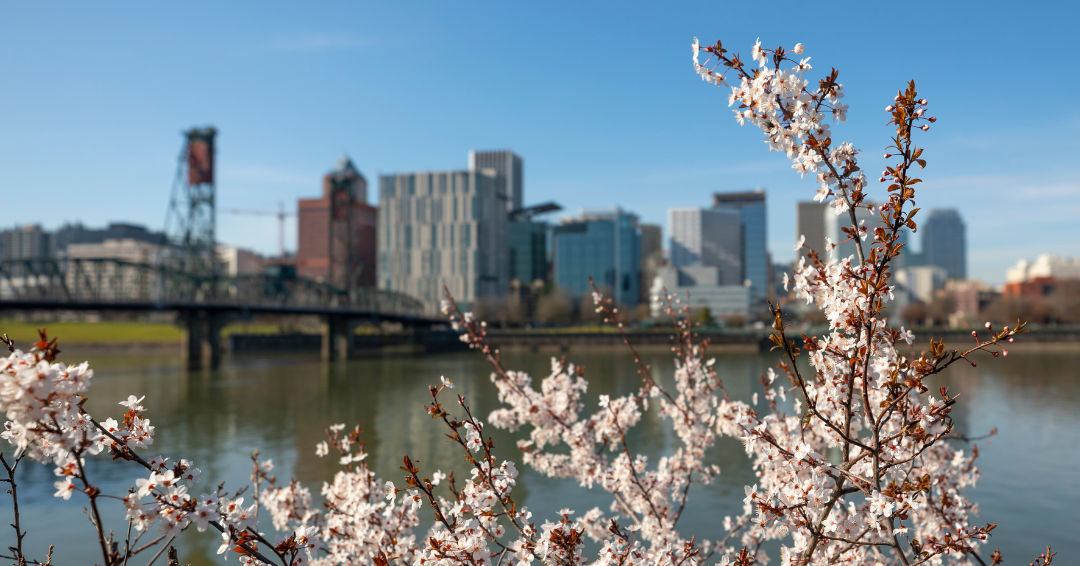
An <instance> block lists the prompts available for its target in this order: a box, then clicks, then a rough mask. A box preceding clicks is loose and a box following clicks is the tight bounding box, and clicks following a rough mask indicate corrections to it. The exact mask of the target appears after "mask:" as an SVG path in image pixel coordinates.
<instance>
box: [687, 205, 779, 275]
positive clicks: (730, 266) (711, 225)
mask: <svg viewBox="0 0 1080 566" xmlns="http://www.w3.org/2000/svg"><path fill="white" fill-rule="evenodd" d="M668 230H670V231H671V265H673V266H675V267H684V266H689V265H698V264H700V265H704V266H707V267H717V268H719V269H720V272H719V277H720V282H719V283H718V284H719V285H742V284H743V282H744V281H745V279H746V276H745V271H744V269H743V266H744V264H743V252H744V249H745V247H744V246H743V224H742V217H741V213H740V211H739V210H736V209H731V208H713V209H708V208H672V209H669V210H668ZM763 253H764V252H763Z"/></svg>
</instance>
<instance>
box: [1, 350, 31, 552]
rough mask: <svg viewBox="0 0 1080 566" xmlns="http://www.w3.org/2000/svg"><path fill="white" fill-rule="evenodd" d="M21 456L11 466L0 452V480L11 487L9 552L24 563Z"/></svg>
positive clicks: (9, 491)
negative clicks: (0, 471) (1, 474)
mask: <svg viewBox="0 0 1080 566" xmlns="http://www.w3.org/2000/svg"><path fill="white" fill-rule="evenodd" d="M4 338H5V341H7V340H6V339H7V334H5V335H4ZM22 458H23V457H22V456H21V455H20V456H16V457H15V462H14V463H13V464H8V462H7V459H5V458H4V454H3V452H0V464H3V465H4V470H5V471H7V476H8V477H7V479H0V481H2V482H7V484H8V485H10V486H11V489H9V490H8V493H10V494H11V506H12V509H13V511H14V513H15V522H14V523H12V525H11V526H12V528H14V529H15V546H14V547H12V548H11V551H12V552H14V553H15V556H14V558H13V559H14V560H17V561H20V562H25V561H26V557H25V556H23V550H22V542H23V537H24V536H26V533H25V532H24V531H23V530H22V528H21V526H20V523H19V487H18V485H16V483H15V470H16V469H17V468H18V467H19V462H21V461H22Z"/></svg>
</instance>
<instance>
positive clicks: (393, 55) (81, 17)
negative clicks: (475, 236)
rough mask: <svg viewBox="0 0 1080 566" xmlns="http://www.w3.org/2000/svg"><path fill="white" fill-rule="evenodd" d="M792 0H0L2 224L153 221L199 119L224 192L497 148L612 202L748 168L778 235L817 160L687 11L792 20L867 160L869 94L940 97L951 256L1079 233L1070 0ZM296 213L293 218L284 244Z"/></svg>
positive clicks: (765, 24)
mask: <svg viewBox="0 0 1080 566" xmlns="http://www.w3.org/2000/svg"><path fill="white" fill-rule="evenodd" d="M765 6H767V8H766V7H765ZM809 6H811V5H809V4H807V3H804V2H801V3H785V2H771V3H768V4H762V3H737V4H736V3H722V2H707V3H689V2H687V3H678V4H677V5H676V4H675V3H657V2H621V3H607V4H601V3H580V2H544V3H539V2H537V3H524V2H504V3H481V2H468V3H466V2H453V3H451V2H437V3H384V4H368V3H360V2H349V3H331V2H318V3H316V2H306V3H273V2H231V3H220V2H218V3H209V2H207V3H200V2H194V1H189V2H184V3H174V4H170V5H167V4H166V3H128V4H122V3H108V4H101V3H74V2H72V3H48V4H46V3H21V4H8V5H6V6H5V8H4V10H3V17H2V18H0V76H2V77H3V82H2V87H0V108H3V109H4V110H3V112H0V191H2V192H0V194H2V195H3V196H2V198H3V203H2V204H0V226H11V225H14V224H24V223H41V224H43V225H44V226H46V227H49V228H53V227H56V226H59V225H60V224H62V223H63V222H65V221H77V220H81V221H82V222H83V223H85V224H87V225H91V226H95V225H103V224H105V223H106V222H108V221H110V220H117V221H129V222H138V223H143V224H146V225H148V226H150V227H152V228H156V229H160V228H161V227H162V225H163V224H164V219H165V212H166V206H167V202H168V198H169V191H170V188H171V183H172V179H173V176H174V173H175V168H176V159H177V155H178V153H179V150H180V144H181V137H180V131H181V130H182V129H185V128H187V127H190V126H195V125H205V124H213V125H215V126H216V127H217V128H218V129H219V130H220V132H221V133H220V137H219V149H218V158H219V182H218V202H219V207H221V208H249V209H264V210H274V209H276V208H277V206H278V202H280V201H284V202H285V203H286V205H287V206H289V207H290V208H294V207H295V200H296V199H297V198H300V197H305V196H313V195H316V194H318V192H319V190H320V177H321V175H322V174H323V173H324V172H325V171H326V170H328V169H329V168H330V167H331V166H332V164H333V163H334V161H335V160H336V159H337V157H338V156H339V155H341V154H342V152H347V153H348V154H349V155H351V156H352V158H353V159H354V161H355V162H356V164H357V166H358V167H359V168H360V169H361V170H362V171H363V172H364V173H365V175H366V176H367V177H368V179H369V182H371V183H372V184H374V183H375V180H376V179H377V176H378V174H379V173H389V172H398V171H411V170H430V169H456V168H463V167H465V165H466V153H467V151H468V150H469V149H474V148H475V149H501V148H512V149H514V150H515V151H517V152H518V153H519V154H521V155H522V156H523V157H524V159H525V198H526V202H527V203H533V202H539V201H547V200H555V201H558V202H559V203H561V204H562V205H563V206H564V207H566V208H567V209H568V210H569V211H571V212H574V211H576V210H577V209H579V208H595V207H605V206H611V205H621V206H622V207H624V208H626V209H629V210H631V211H634V212H636V213H638V214H639V215H640V216H641V217H642V219H643V220H644V221H648V222H658V223H663V222H664V221H665V218H666V210H667V209H668V208H670V207H684V206H697V205H708V204H709V202H710V194H711V193H712V192H714V191H723V190H741V189H745V188H749V187H756V186H762V187H765V188H766V189H767V190H768V206H769V219H768V221H769V238H770V241H769V247H770V249H771V250H772V252H773V256H774V259H775V260H776V261H783V260H788V259H790V258H791V257H792V255H793V252H792V250H791V242H793V241H794V239H795V233H794V232H795V229H794V208H795V202H796V201H798V200H806V199H809V198H810V197H811V196H812V195H813V192H814V189H815V187H814V184H813V182H812V181H811V180H810V179H800V178H799V176H798V175H796V174H794V173H793V172H792V171H791V169H790V168H789V167H790V166H789V163H788V161H787V160H786V159H785V158H784V157H783V156H782V155H780V154H777V153H769V152H768V151H767V148H766V146H765V145H764V144H763V143H762V142H761V135H760V133H759V132H757V131H755V130H753V129H751V128H750V127H749V126H744V127H739V126H738V125H737V124H736V123H735V122H734V120H733V119H732V117H731V112H730V110H729V109H728V108H727V101H726V92H724V91H722V90H720V89H717V88H716V87H712V86H710V85H707V84H705V83H703V82H701V81H700V80H699V79H698V78H697V77H696V76H695V75H694V73H693V69H692V67H691V63H690V48H689V44H690V42H691V40H692V38H693V37H694V36H698V37H699V38H701V40H702V42H712V41H715V40H716V39H718V38H719V39H722V40H723V41H724V42H725V45H727V46H729V47H730V48H732V49H737V50H739V51H741V52H743V53H746V54H747V55H748V54H749V47H750V46H751V45H752V44H753V43H754V40H755V39H756V38H758V37H760V38H761V40H762V43H763V44H764V45H766V46H775V45H784V46H787V47H791V46H793V45H794V44H795V43H797V42H802V43H803V44H805V45H806V48H807V55H810V56H811V57H812V59H811V64H812V65H814V67H815V73H818V72H825V71H827V70H828V69H829V67H836V68H838V69H839V70H840V72H841V74H840V77H841V82H842V83H844V85H845V91H846V92H847V98H846V100H845V102H847V103H848V104H850V105H851V110H850V114H849V118H848V122H847V124H842V125H839V126H835V127H834V133H835V137H836V138H837V139H842V140H847V141H851V142H853V143H854V144H855V145H856V147H859V148H862V149H863V150H865V154H864V157H863V161H862V162H863V165H864V167H865V168H866V169H867V170H868V171H870V172H875V171H878V170H879V169H880V168H881V167H882V166H883V165H884V159H883V158H882V157H881V154H882V153H883V151H882V150H883V148H884V146H885V145H887V143H888V142H887V136H888V134H889V129H888V128H887V127H885V120H886V119H887V117H886V114H885V112H884V107H885V106H886V105H887V104H888V103H889V102H890V100H891V99H892V96H893V95H894V94H895V91H896V89H897V88H899V87H900V86H901V85H902V84H903V83H904V82H905V81H907V80H908V79H915V80H916V83H917V86H918V88H919V90H920V92H921V93H922V94H923V95H924V96H925V97H926V98H928V99H929V100H930V102H931V112H932V113H933V114H934V115H936V116H937V117H938V119H939V121H938V123H937V124H936V125H935V127H934V128H932V129H931V131H930V132H928V133H926V134H924V135H922V136H921V140H920V142H921V143H922V144H923V146H924V147H926V157H928V159H929V162H930V163H929V167H928V168H927V169H926V170H925V171H924V172H923V179H924V180H925V184H924V185H922V187H923V188H922V190H921V192H920V193H919V194H918V195H917V197H916V201H917V203H918V205H919V206H920V207H923V208H934V207H946V206H951V207H958V208H960V210H961V213H962V214H963V216H964V218H965V220H966V222H967V226H968V248H969V272H970V273H971V274H972V276H975V277H979V278H982V279H984V280H985V281H987V282H991V283H997V282H1000V281H1001V280H1002V279H1003V278H1004V270H1005V268H1006V267H1008V266H1010V265H1012V264H1013V263H1015V262H1016V261H1017V260H1018V259H1020V258H1023V257H1034V256H1035V255H1037V254H1038V253H1044V252H1045V253H1057V254H1059V255H1071V256H1076V255H1080V243H1078V242H1080V181H1078V180H1077V175H1076V173H1075V172H1074V171H1073V170H1072V169H1073V167H1075V164H1076V163H1077V162H1078V161H1080V160H1078V159H1077V157H1076V155H1077V153H1078V150H1080V142H1078V141H1077V136H1076V135H1075V132H1076V131H1077V129H1078V126H1080V106H1078V105H1077V101H1078V99H1080V88H1078V87H1080V79H1078V76H1080V75H1078V74H1077V73H1076V72H1075V70H1074V69H1073V67H1074V63H1071V62H1070V61H1071V60H1072V58H1074V57H1075V56H1076V52H1077V49H1078V48H1080V40H1078V39H1077V36H1076V34H1075V31H1074V29H1075V27H1076V25H1077V24H1078V23H1080V17H1078V15H1080V14H1078V9H1077V8H1076V7H1075V5H1074V4H1072V3H1066V2H1039V3H1025V4H1018V3H995V2H980V3H978V4H976V3H968V4H962V3H954V2H936V3H935V2H930V3H917V4H915V5H913V7H912V8H911V9H922V10H924V11H923V12H922V13H921V14H920V15H918V16H917V17H915V18H914V19H913V20H911V21H908V22H900V21H899V16H898V15H897V14H896V13H895V10H897V9H898V5H897V4H895V3H889V4H886V3H863V2H830V3H826V4H822V5H820V6H817V7H814V8H812V9H811V8H809ZM815 76H816V75H815ZM875 190H879V189H877V188H876V187H875ZM371 197H372V198H375V197H374V191H372V195H371ZM218 233H219V238H220V239H221V240H222V241H224V242H226V243H231V244H238V245H242V246H245V247H250V248H254V249H257V250H260V251H263V252H266V253H275V252H276V249H277V223H276V220H274V219H273V218H256V217H242V216H226V215H223V216H221V217H220V218H219V224H218ZM295 238H296V236H295V228H294V226H293V225H291V224H290V226H289V228H288V231H287V234H286V242H287V246H288V247H290V248H294V247H295Z"/></svg>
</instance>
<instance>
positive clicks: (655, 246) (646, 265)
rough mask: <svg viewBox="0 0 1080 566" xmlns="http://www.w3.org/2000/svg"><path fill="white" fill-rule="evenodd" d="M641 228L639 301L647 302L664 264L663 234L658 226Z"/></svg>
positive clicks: (646, 225)
mask: <svg viewBox="0 0 1080 566" xmlns="http://www.w3.org/2000/svg"><path fill="white" fill-rule="evenodd" d="M640 228H641V284H640V285H641V300H642V301H645V302H648V301H649V289H650V288H651V287H652V283H653V279H655V278H656V276H657V274H659V273H660V268H661V267H662V266H663V263H664V232H663V228H661V227H660V226H659V225H658V224H642V225H641V226H640Z"/></svg>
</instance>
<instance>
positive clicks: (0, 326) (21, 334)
mask: <svg viewBox="0 0 1080 566" xmlns="http://www.w3.org/2000/svg"><path fill="white" fill-rule="evenodd" d="M40 328H47V329H48V331H49V337H50V338H54V337H55V338H59V339H60V343H61V344H134V343H167V342H179V341H180V339H181V338H182V337H183V332H182V331H181V330H180V327H178V326H175V325H172V324H167V323H154V322H93V323H90V322H59V321H53V322H22V321H18V320H11V319H0V332H6V333H7V335H8V336H9V337H11V339H12V340H15V345H16V346H18V347H20V348H27V347H29V345H30V344H33V343H34V342H36V341H37V340H38V333H37V331H38V329H40Z"/></svg>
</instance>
